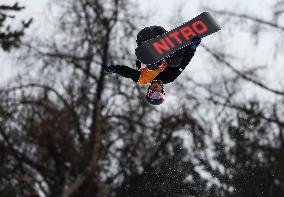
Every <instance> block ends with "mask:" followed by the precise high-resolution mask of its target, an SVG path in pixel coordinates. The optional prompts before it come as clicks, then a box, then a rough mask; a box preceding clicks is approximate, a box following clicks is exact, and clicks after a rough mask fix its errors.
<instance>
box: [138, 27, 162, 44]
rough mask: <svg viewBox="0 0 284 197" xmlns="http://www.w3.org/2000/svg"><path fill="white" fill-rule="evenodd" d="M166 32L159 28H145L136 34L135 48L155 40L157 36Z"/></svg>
mask: <svg viewBox="0 0 284 197" xmlns="http://www.w3.org/2000/svg"><path fill="white" fill-rule="evenodd" d="M166 32H167V31H166V30H165V29H164V28H163V27H161V26H150V27H145V28H144V29H142V30H141V31H139V33H138V34H137V39H136V43H137V46H139V45H140V44H142V43H143V42H145V41H148V40H151V39H152V38H156V37H158V36H159V35H162V34H164V33H166Z"/></svg>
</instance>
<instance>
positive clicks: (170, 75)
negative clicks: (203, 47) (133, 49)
mask: <svg viewBox="0 0 284 197" xmlns="http://www.w3.org/2000/svg"><path fill="white" fill-rule="evenodd" d="M166 32H167V31H166V30H165V29H164V28H163V27H160V26H150V27H145V28H144V29H142V30H141V31H140V32H139V33H138V34H137V40H136V42H137V46H139V45H140V44H141V43H143V42H145V41H148V40H150V39H152V38H155V37H157V36H159V35H162V34H164V33H166ZM200 42H201V38H200V37H198V36H195V37H194V38H193V39H192V42H191V44H190V45H188V46H186V47H184V48H182V49H179V50H178V51H176V52H175V53H173V54H172V55H170V56H169V57H166V58H165V59H163V60H161V61H159V62H157V63H155V64H153V65H144V64H142V63H141V62H140V61H139V60H136V67H137V68H138V70H135V69H132V68H130V67H128V66H124V65H103V67H104V70H105V71H106V72H107V73H116V74H118V75H121V76H123V77H125V78H131V79H132V80H133V81H135V82H137V83H138V84H139V85H147V84H150V86H149V87H148V90H147V92H146V100H147V101H148V102H149V103H150V104H152V105H160V104H161V103H163V101H164V100H165V90H164V86H163V85H164V84H167V83H170V82H173V81H174V80H175V79H176V78H177V77H178V76H179V75H180V74H181V73H182V71H183V70H184V69H185V67H186V66H187V65H188V64H189V62H190V61H191V59H192V57H193V56H194V53H195V51H196V48H197V47H198V45H199V44H200Z"/></svg>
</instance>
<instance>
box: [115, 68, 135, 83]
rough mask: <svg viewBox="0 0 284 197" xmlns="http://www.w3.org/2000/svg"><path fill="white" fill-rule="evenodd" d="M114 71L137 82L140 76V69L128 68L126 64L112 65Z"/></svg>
mask: <svg viewBox="0 0 284 197" xmlns="http://www.w3.org/2000/svg"><path fill="white" fill-rule="evenodd" d="M114 73H116V74H118V75H120V76H122V77H125V78H130V79H132V80H133V81H135V82H137V81H138V80H139V77H140V71H139V70H135V69H133V68H130V67H128V66H124V65H115V66H114Z"/></svg>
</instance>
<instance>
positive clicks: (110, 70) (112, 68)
mask: <svg viewBox="0 0 284 197" xmlns="http://www.w3.org/2000/svg"><path fill="white" fill-rule="evenodd" d="M102 67H103V69H104V71H105V72H106V73H114V71H115V66H114V65H104V64H103V65H102Z"/></svg>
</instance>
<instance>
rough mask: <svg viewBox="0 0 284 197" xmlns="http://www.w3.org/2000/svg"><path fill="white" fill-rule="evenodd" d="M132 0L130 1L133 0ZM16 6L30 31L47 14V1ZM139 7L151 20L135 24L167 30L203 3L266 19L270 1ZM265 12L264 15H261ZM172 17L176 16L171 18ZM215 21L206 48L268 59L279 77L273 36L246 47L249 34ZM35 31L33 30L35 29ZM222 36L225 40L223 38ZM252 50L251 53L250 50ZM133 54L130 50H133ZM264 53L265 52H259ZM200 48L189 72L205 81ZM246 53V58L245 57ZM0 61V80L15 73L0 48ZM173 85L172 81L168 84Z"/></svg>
mask: <svg viewBox="0 0 284 197" xmlns="http://www.w3.org/2000/svg"><path fill="white" fill-rule="evenodd" d="M133 1H134V0H133ZM13 2H16V1H15V0H0V4H5V3H9V4H11V3H13ZM17 2H19V4H20V5H24V6H25V7H26V9H25V10H24V11H23V12H21V13H20V14H19V15H17V18H18V19H21V18H27V17H33V18H34V19H35V20H34V23H33V27H32V28H31V29H30V31H34V30H35V28H36V27H37V26H40V25H41V24H42V23H43V22H44V20H46V18H44V17H46V16H47V15H45V16H43V13H45V14H46V13H48V0H17ZM135 2H138V3H139V4H140V6H141V8H140V9H142V11H143V12H145V13H153V15H152V17H151V20H149V21H148V22H147V24H141V25H140V26H139V25H138V26H139V27H140V28H143V25H161V26H164V27H165V28H166V29H167V30H170V29H172V28H174V27H176V26H178V25H180V24H179V23H178V22H176V23H173V21H184V22H185V21H187V20H190V19H191V18H193V17H195V16H197V15H198V14H200V13H201V12H202V11H206V9H204V8H202V7H204V6H205V5H206V6H208V7H211V8H215V9H218V10H227V11H238V12H240V13H248V14H250V15H253V16H257V17H259V18H268V17H272V16H270V15H269V13H270V12H269V11H270V9H271V6H272V3H271V2H273V1H271V0H262V1H259V0H250V1H246V0H218V3H216V2H217V1H213V0H199V1H196V0H155V1H153V0H136V1H135ZM264 13H265V17H264ZM173 16H176V17H173ZM181 17H182V18H181ZM215 17H216V19H217V21H218V22H219V23H220V25H221V27H222V31H221V32H219V33H218V35H217V34H216V35H213V36H208V37H206V38H204V40H203V41H202V42H203V43H204V44H206V45H208V46H209V47H217V48H222V49H223V50H224V51H228V52H230V53H232V52H233V53H234V54H235V55H236V56H237V58H239V62H240V63H241V62H244V61H245V62H247V64H252V65H254V64H256V62H257V61H259V62H261V63H263V64H272V63H271V62H272V61H275V62H276V63H275V64H273V69H272V68H271V69H269V70H268V72H267V73H266V75H267V76H270V77H271V78H275V75H277V78H278V77H283V78H284V74H283V72H281V70H282V68H281V66H280V63H279V62H280V61H283V59H280V60H278V61H277V60H276V58H275V57H273V53H272V51H271V50H270V49H271V47H272V45H271V44H272V43H273V42H275V38H274V40H273V42H271V35H269V34H267V35H266V34H265V33H263V38H265V39H261V40H260V43H261V45H260V46H261V48H260V47H259V46H252V45H251V44H250V46H249V47H248V46H246V47H245V48H244V47H242V46H243V45H247V44H246V43H247V42H248V41H250V40H249V39H251V38H250V37H249V35H248V34H247V33H245V32H240V33H239V34H238V36H235V37H228V36H227V34H228V31H234V30H233V29H229V28H228V25H229V24H227V23H226V21H225V20H221V19H218V16H215ZM35 33H37V32H35ZM223 37H226V39H223ZM252 51H253V52H252ZM133 54H134V53H133ZM263 54H265V55H263ZM203 55H204V51H202V50H198V51H197V54H196V56H199V57H200V58H196V57H195V58H193V60H192V62H191V65H194V66H191V69H190V72H191V73H192V74H193V75H195V76H197V77H199V80H206V78H207V77H206V73H207V72H208V69H209V70H210V69H212V70H213V71H214V69H216V68H213V67H211V66H210V65H208V61H207V58H206V57H203ZM248 55H249V57H248ZM0 60H1V74H0V83H1V82H5V81H7V79H9V78H10V77H11V76H13V74H15V73H16V72H17V69H16V68H15V66H12V65H14V64H15V62H14V61H13V57H11V55H10V54H7V53H3V52H1V51H0ZM171 85H172V86H174V84H171ZM274 85H276V86H277V85H278V84H274Z"/></svg>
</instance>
